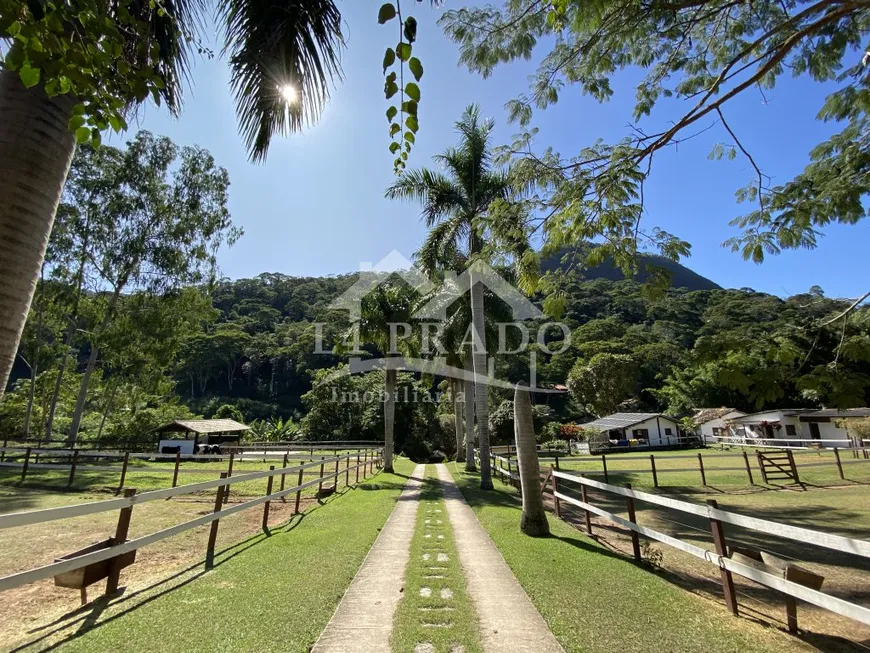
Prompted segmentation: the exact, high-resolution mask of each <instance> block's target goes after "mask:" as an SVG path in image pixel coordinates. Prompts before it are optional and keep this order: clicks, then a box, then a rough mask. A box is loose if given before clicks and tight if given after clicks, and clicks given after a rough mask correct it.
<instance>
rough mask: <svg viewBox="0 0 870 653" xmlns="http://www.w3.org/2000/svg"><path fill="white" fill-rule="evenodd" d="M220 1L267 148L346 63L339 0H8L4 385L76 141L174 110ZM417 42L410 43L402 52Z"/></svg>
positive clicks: (0, 318) (257, 150)
mask: <svg viewBox="0 0 870 653" xmlns="http://www.w3.org/2000/svg"><path fill="white" fill-rule="evenodd" d="M210 10H211V11H210ZM212 12H213V13H214V16H215V19H216V20H215V22H216V24H217V28H218V30H219V32H220V36H219V39H220V40H222V41H223V48H222V51H221V53H222V54H223V55H225V56H226V57H227V58H228V60H229V66H230V87H231V90H232V93H233V96H234V98H235V104H236V113H237V116H238V123H239V129H240V131H241V133H242V137H243V139H244V141H245V144H246V146H247V150H248V153H249V155H250V156H251V158H252V159H253V160H255V161H261V160H263V159H264V158H265V156H266V153H267V152H268V149H269V145H270V142H271V140H272V137H273V136H274V135H275V134H287V133H291V132H295V131H298V130H300V129H301V128H302V126H303V125H304V124H306V123H308V122H311V121H313V120H316V119H317V118H318V116H319V115H320V112H321V110H322V107H323V105H324V103H325V102H326V100H327V99H328V96H329V84H330V81H331V80H333V79H338V78H340V77H341V69H340V62H339V54H340V50H341V48H342V46H343V37H342V32H341V15H340V12H339V10H338V8H337V7H336V5H335V3H334V2H333V0H306V1H305V2H295V3H294V2H289V3H288V2H284V3H280V2H279V3H257V2H252V1H250V0H229V2H225V3H209V2H204V1H196V2H186V1H181V2H169V3H154V2H144V1H143V0H121V1H119V2H109V3H93V2H88V1H86V0H70V1H69V2H59V3H45V2H29V3H22V2H19V1H18V0H0V45H2V48H0V49H2V50H4V55H3V61H2V63H0V394H2V392H3V389H4V386H5V385H6V381H7V379H8V377H9V372H10V368H11V365H12V361H13V359H14V357H15V352H16V349H17V346H18V342H19V339H20V336H21V331H22V329H23V328H24V323H25V319H26V317H27V312H28V309H29V307H30V303H31V300H32V297H33V293H34V291H35V288H36V282H37V279H38V277H39V270H40V267H41V265H42V260H43V255H44V253H45V249H46V245H47V243H48V240H49V236H50V234H51V230H52V224H53V222H54V218H55V212H56V209H57V207H58V203H59V202H60V199H61V192H62V189H63V186H64V182H65V180H66V177H67V172H68V170H69V167H70V161H71V160H72V158H73V152H74V150H75V146H76V142H77V141H78V142H79V143H85V142H90V143H93V144H97V143H99V140H100V134H101V132H103V131H104V130H106V129H108V128H109V127H111V128H112V129H114V130H115V131H119V132H120V131H122V130H124V129H126V128H127V124H126V118H127V117H129V115H131V113H132V112H133V111H134V110H135V108H136V107H137V106H138V105H140V104H141V103H143V102H144V101H145V100H146V99H149V98H150V99H152V100H153V101H154V102H155V103H156V104H158V105H160V104H161V103H162V104H165V105H166V107H167V108H168V109H169V110H170V112H171V113H172V114H178V113H179V112H180V110H181V106H182V87H183V85H184V82H185V80H189V79H190V78H191V77H192V73H193V71H192V67H191V56H192V55H193V54H194V53H195V52H199V53H200V54H208V55H210V54H211V53H210V52H209V51H208V49H207V48H206V47H205V46H203V45H202V43H201V42H200V39H199V36H200V34H201V33H204V31H203V26H204V25H206V24H209V23H210V21H208V18H209V13H212ZM410 47H411V46H410V45H409V44H407V43H406V44H405V47H403V48H401V54H402V61H403V62H404V61H406V59H407V58H406V57H405V55H406V54H409V53H410ZM418 63H419V62H418ZM401 91H402V93H403V94H404V93H405V89H402V90H401ZM418 99H419V98H418Z"/></svg>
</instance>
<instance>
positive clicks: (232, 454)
mask: <svg viewBox="0 0 870 653" xmlns="http://www.w3.org/2000/svg"><path fill="white" fill-rule="evenodd" d="M235 460H236V452H235V451H230V462H229V464H228V465H227V478H230V477H232V475H233V463H234V462H235ZM229 499H230V486H229V485H227V486H226V491H225V492H224V502H227V501H229Z"/></svg>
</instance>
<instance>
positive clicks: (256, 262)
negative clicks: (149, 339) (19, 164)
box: [111, 1, 870, 297]
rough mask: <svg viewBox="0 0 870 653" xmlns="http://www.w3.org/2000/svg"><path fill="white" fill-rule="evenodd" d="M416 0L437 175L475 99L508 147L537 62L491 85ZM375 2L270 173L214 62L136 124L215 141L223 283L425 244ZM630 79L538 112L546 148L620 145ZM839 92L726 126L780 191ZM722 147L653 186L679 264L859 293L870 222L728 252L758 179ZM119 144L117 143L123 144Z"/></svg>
mask: <svg viewBox="0 0 870 653" xmlns="http://www.w3.org/2000/svg"><path fill="white" fill-rule="evenodd" d="M412 4H413V7H412V10H413V13H414V15H415V16H416V17H417V18H418V21H419V23H420V26H419V30H418V39H419V40H418V42H417V44H415V54H416V55H417V56H419V57H420V59H421V60H422V61H423V65H424V67H425V75H424V77H423V80H422V82H421V84H420V86H421V88H422V96H423V97H422V101H421V104H420V133H419V134H418V138H417V144H416V148H415V150H414V152H413V153H412V156H411V159H410V162H409V165H410V166H411V167H417V166H421V165H430V157H431V156H432V155H433V154H435V153H437V152H439V151H441V150H443V149H444V147H445V146H447V145H449V144H451V143H452V142H453V140H454V134H453V123H454V122H455V121H456V120H457V119H458V118H459V116H460V114H461V113H462V111H463V109H464V108H465V107H466V106H467V105H468V104H469V103H472V102H476V103H478V104H480V105H481V107H482V110H483V113H484V115H487V116H492V117H493V118H495V119H496V121H497V131H496V142H497V143H499V144H501V143H505V142H509V140H510V138H511V136H512V135H513V134H514V133H515V132H516V131H518V128H517V127H516V126H515V125H508V124H507V122H506V112H505V110H504V104H505V102H506V101H508V100H509V99H511V98H513V97H515V96H516V95H517V94H518V93H520V92H522V91H524V90H525V89H526V86H527V78H528V75H529V74H530V73H531V72H532V71H533V70H534V63H535V62H534V61H532V62H521V63H519V64H511V65H508V66H503V67H501V68H499V69H497V71H496V74H495V75H493V77H492V78H490V79H488V80H482V79H481V78H480V77H479V76H477V75H472V74H470V73H468V72H467V71H466V70H465V69H461V68H458V67H457V64H456V62H457V54H458V50H457V48H456V46H455V45H453V44H452V43H450V42H449V41H448V40H447V39H446V38H445V37H444V36H443V34H442V33H441V30H440V29H438V27H437V25H436V24H435V20H436V18H437V16H438V15H439V13H440V10H439V11H436V10H432V9H430V8H429V6H428V3H422V4H418V3H412ZM377 6H378V3H369V2H357V3H351V2H347V1H345V2H342V3H340V8H341V10H342V11H343V13H344V20H345V30H346V34H347V42H348V48H347V50H346V51H345V54H344V57H343V62H344V72H345V81H344V83H342V84H339V85H338V86H337V88H336V89H335V91H334V93H333V97H332V100H331V102H330V104H329V106H328V107H327V109H326V111H325V113H324V115H323V117H322V119H321V121H320V122H319V123H318V124H317V125H315V126H313V127H311V128H309V129H308V130H306V132H305V133H304V134H300V135H295V136H292V137H289V138H279V139H276V140H274V141H273V143H272V147H271V150H270V153H269V158H268V161H267V162H266V163H265V164H261V165H254V164H252V163H249V162H248V158H247V154H246V152H245V149H244V147H243V145H242V141H241V138H240V137H239V135H238V131H237V128H236V118H235V113H234V108H233V104H232V100H231V96H230V92H229V79H228V71H227V67H226V63H225V62H224V61H222V60H220V59H219V58H215V59H214V60H201V61H199V62H198V63H197V64H196V69H195V71H194V78H195V86H194V88H193V89H190V90H189V91H188V93H187V96H186V104H185V110H184V113H183V115H182V116H181V118H180V119H177V120H176V119H173V118H171V117H169V116H168V115H167V114H166V113H165V112H164V111H162V110H158V109H156V108H155V107H153V106H149V107H147V108H145V109H143V111H142V113H141V115H140V119H139V121H138V125H136V126H132V127H134V128H135V127H139V128H144V129H148V130H150V131H152V132H154V133H157V134H165V135H168V136H170V137H171V138H173V139H174V140H175V141H176V142H178V143H180V144H197V145H200V146H202V147H205V148H207V149H209V150H210V151H211V152H212V153H213V154H214V156H215V158H216V160H217V162H218V163H219V164H220V165H222V166H224V167H226V168H227V169H228V170H229V173H230V178H231V180H232V187H231V189H230V211H231V213H232V216H233V220H234V222H235V223H236V224H237V225H240V226H242V227H244V229H245V236H244V237H243V238H242V239H241V240H240V241H239V242H238V243H237V244H236V245H235V246H234V247H233V248H232V249H229V250H224V251H222V252H221V254H220V259H219V264H220V266H221V270H222V272H223V274H224V275H226V276H228V277H231V278H242V277H253V276H256V275H257V274H259V273H261V272H281V273H284V274H289V275H296V276H319V275H327V274H340V273H345V272H351V271H354V270H357V269H358V267H359V263H360V262H361V261H375V262H376V261H378V260H380V259H381V258H382V257H383V256H385V255H386V254H388V253H389V252H390V251H391V250H393V249H396V250H398V251H399V252H401V253H403V254H405V255H408V256H409V255H410V254H411V253H412V252H413V251H414V250H415V249H416V248H417V246H418V245H419V243H420V242H421V240H422V238H423V235H424V227H423V225H422V224H421V223H420V220H419V209H418V207H417V206H415V205H412V204H403V203H394V202H388V201H387V200H385V199H384V198H383V191H384V189H385V188H386V187H387V186H388V185H389V184H390V183H391V182H392V180H393V179H394V177H393V172H392V157H391V156H390V154H389V152H388V150H387V146H388V144H389V137H388V133H387V129H388V124H387V121H386V118H385V115H384V112H385V110H386V108H387V106H388V103H387V102H386V100H384V97H383V93H382V88H383V77H382V75H381V65H380V64H381V59H382V57H383V51H384V49H385V48H386V47H387V46H389V45H394V44H395V41H396V33H395V30H396V27H395V25H389V26H379V25H378V24H377V21H376V15H377ZM636 79H637V77H636V73H632V72H629V73H627V74H625V75H621V76H620V77H618V78H617V79H616V80H615V84H614V88H615V90H616V94H615V96H614V98H613V99H612V100H611V101H610V102H609V103H608V104H606V105H600V104H598V103H597V102H595V101H594V100H592V99H590V98H588V97H583V96H581V95H580V93H579V92H578V91H577V90H576V89H570V88H567V89H565V90H564V91H563V93H562V99H561V101H560V102H559V104H558V105H557V106H555V107H552V108H551V109H549V110H548V111H546V112H543V113H538V114H536V117H535V120H534V125H535V126H537V127H539V128H540V134H539V136H538V141H537V142H538V143H539V145H541V146H553V147H554V148H555V149H556V150H558V151H560V152H562V153H563V154H570V153H572V152H575V151H576V150H577V149H579V148H580V147H582V146H584V145H587V144H590V143H592V142H593V141H594V140H595V139H597V138H599V137H600V138H603V139H605V140H609V141H612V140H615V139H617V138H619V137H620V136H622V135H624V134H625V126H626V125H627V124H628V122H629V121H630V118H631V109H632V106H633V98H634V82H635V81H636ZM829 90H830V87H828V88H825V87H823V86H822V85H819V84H814V83H811V82H808V81H806V80H792V79H783V80H782V82H781V83H780V84H779V85H778V86H777V87H776V89H774V90H773V91H769V92H768V93H767V103H765V102H764V101H763V98H762V96H761V95H760V94H759V93H756V92H752V93H748V94H746V96H745V97H742V98H739V100H738V101H737V102H736V103H732V105H729V108H727V109H726V114H725V115H726V118H727V119H728V121H729V123H730V124H731V127H732V128H733V129H734V130H735V131H736V132H737V134H738V136H739V137H740V138H741V140H742V141H743V143H744V145H746V146H747V147H748V148H749V149H750V151H751V152H752V153H753V155H754V156H755V158H756V160H757V161H758V163H759V165H760V166H761V167H762V169H763V170H764V171H765V173H766V174H769V175H771V176H772V177H773V180H774V183H778V182H783V181H785V180H787V179H790V178H791V176H792V175H793V174H795V173H796V172H798V171H800V170H801V169H802V168H803V167H804V165H805V164H806V162H807V160H808V152H809V150H810V149H811V148H812V147H813V146H814V145H815V144H817V143H818V142H820V141H821V140H822V139H824V138H825V137H826V136H827V135H828V134H830V133H831V132H832V131H833V129H834V127H833V126H832V125H825V124H823V123H818V122H816V121H815V120H814V116H815V114H816V112H817V111H818V108H819V106H820V105H821V101H822V98H823V97H824V95H825V93H826V92H827V91H829ZM667 108H668V109H669V110H667V111H665V110H662V111H657V112H656V113H655V114H654V116H653V118H655V119H656V120H650V121H649V122H647V123H646V124H647V126H648V131H649V130H653V129H655V128H656V127H658V128H659V129H660V128H661V126H662V125H665V124H666V121H667V120H668V119H669V118H672V117H674V116H675V115H676V111H677V110H679V109H680V108H681V107H680V106H677V103H674V104H672V105H670V106H669V107H667ZM663 109H664V107H663ZM670 109H673V110H672V111H671V110H670ZM683 110H685V109H683ZM728 140H729V138H728V136H727V134H725V133H724V131H723V130H722V129H721V127H716V128H714V129H713V130H711V131H709V132H707V133H706V134H704V135H702V136H700V137H698V138H696V139H693V140H692V141H689V142H686V143H684V144H682V145H680V147H679V150H678V151H669V152H667V153H663V154H659V155H657V156H656V161H655V165H654V169H653V176H652V179H651V180H650V181H649V182H648V184H647V189H646V197H647V215H646V217H645V218H644V225H645V227H647V228H652V227H653V226H659V227H661V228H663V229H666V230H668V231H670V232H671V233H674V234H676V235H678V236H680V237H681V238H684V239H685V240H688V241H689V242H690V243H691V244H692V256H691V257H690V258H689V259H686V260H684V261H683V263H684V264H685V265H687V266H689V267H691V268H692V269H694V270H695V271H697V272H698V273H700V274H702V275H704V276H707V277H709V278H711V279H712V280H714V281H716V282H717V283H719V284H720V285H722V286H725V287H736V288H739V287H744V286H749V287H752V288H755V289H757V290H762V291H765V292H770V293H774V294H777V295H789V294H794V293H798V292H803V291H805V290H807V289H808V288H809V287H810V286H812V285H816V284H817V285H820V286H822V288H823V289H824V290H825V291H826V294H827V295H829V296H840V297H853V296H858V295H859V294H862V293H863V292H865V291H866V290H867V288H866V287H865V285H866V280H867V278H868V276H870V274H868V273H870V257H868V256H866V254H865V250H866V243H867V242H868V236H870V224H868V223H867V222H865V223H861V224H859V225H857V226H851V227H850V226H840V225H835V226H832V227H830V228H828V229H827V230H826V232H825V237H824V238H822V239H821V242H820V246H819V247H818V249H816V250H813V251H805V250H801V251H797V252H795V251H792V252H787V253H785V254H782V255H780V256H778V257H771V258H769V259H768V260H767V261H766V262H765V263H764V264H763V265H756V264H753V263H750V262H746V261H743V260H742V259H741V258H740V256H739V255H738V254H733V253H731V252H730V250H728V249H726V248H723V247H722V246H721V244H722V242H723V241H724V240H725V239H726V238H728V237H730V236H732V235H735V234H736V230H735V229H734V228H732V227H729V226H728V222H729V220H730V219H731V218H733V217H735V216H737V215H739V214H741V213H744V212H746V211H747V210H748V207H746V206H741V205H738V204H737V203H736V201H735V199H734V191H735V190H736V189H737V188H738V187H740V186H743V185H744V184H745V183H746V182H747V181H748V180H749V179H750V178H751V177H752V176H753V171H752V169H751V167H750V165H749V163H748V162H747V161H746V160H745V159H743V158H741V157H739V156H738V158H737V159H735V160H733V161H727V160H723V161H709V160H708V159H707V155H708V153H709V151H710V149H711V147H712V146H713V144H714V143H716V142H718V141H728ZM111 141H112V142H113V144H119V143H120V141H121V137H119V136H115V137H114V138H113V139H111Z"/></svg>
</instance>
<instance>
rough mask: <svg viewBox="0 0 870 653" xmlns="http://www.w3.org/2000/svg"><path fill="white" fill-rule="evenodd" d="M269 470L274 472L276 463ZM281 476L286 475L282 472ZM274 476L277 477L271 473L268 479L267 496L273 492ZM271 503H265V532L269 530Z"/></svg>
mask: <svg viewBox="0 0 870 653" xmlns="http://www.w3.org/2000/svg"><path fill="white" fill-rule="evenodd" d="M269 471H270V472H274V471H275V465H269ZM281 476H282V478H283V476H284V475H283V474H282V475H281ZM274 478H275V477H274V476H273V475H270V476H269V480H268V481H266V496H269V495H270V494H272V481H273V479H274ZM281 489H282V490H283V489H284V488H281ZM270 503H272V502H271V501H267V502H266V503H264V504H263V532H265V533H268V532H269V504H270Z"/></svg>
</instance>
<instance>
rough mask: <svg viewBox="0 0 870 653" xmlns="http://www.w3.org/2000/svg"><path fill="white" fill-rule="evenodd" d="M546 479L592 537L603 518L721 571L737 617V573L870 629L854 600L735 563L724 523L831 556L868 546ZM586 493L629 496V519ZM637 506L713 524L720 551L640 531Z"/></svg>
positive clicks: (629, 492) (565, 477) (578, 481)
mask: <svg viewBox="0 0 870 653" xmlns="http://www.w3.org/2000/svg"><path fill="white" fill-rule="evenodd" d="M547 479H548V482H550V483H551V484H552V495H553V499H554V508H555V510H556V514H557V515H559V514H560V507H559V505H560V502H564V503H567V504H570V505H573V506H576V507H577V508H580V509H581V510H583V511H584V513H585V514H586V520H585V524H586V529H587V533H588V534H590V535H591V534H592V525H591V521H590V520H589V514H590V513H591V514H596V515H598V516H600V517H603V518H605V519H607V520H608V521H611V522H613V523H615V524H617V525H619V526H622V527H623V528H625V529H627V530H629V531H630V532H631V534H632V539H633V543H636V542H637V537H638V536H639V535H642V536H644V537H646V538H648V539H651V540H655V541H657V542H661V543H663V544H666V545H668V546H671V547H674V548H677V549H679V550H681V551H684V552H686V553H688V554H690V555H693V556H695V557H696V558H699V559H701V560H704V561H706V562H708V563H710V564H711V565H715V566H716V567H718V568H719V569H720V572H721V574H722V586H723V593H724V594H725V600H726V603H727V604H728V606H729V608H730V609H731V611H732V612H733V613H734V614H737V599H736V595H735V590H734V585H733V581H732V579H731V576H730V574H732V573H734V574H738V575H740V576H743V577H745V578H748V579H750V580H753V581H755V582H756V583H759V584H761V585H765V586H766V587H769V588H772V589H775V590H777V591H779V592H782V593H783V594H786V595H788V596H789V597H792V598H797V599H801V600H803V601H806V602H807V603H811V604H813V605H816V606H818V607H821V608H824V609H826V610H829V611H831V612H835V613H836V614H839V615H842V616H844V617H849V618H851V619H854V620H856V621H859V622H861V623H864V624H868V625H870V609H868V608H866V607H864V606H861V605H857V604H855V603H851V602H849V601H846V600H845V599H841V598H839V597H836V596H832V595H830V594H825V593H824V592H821V591H819V590H817V589H813V588H811V587H808V586H806V585H802V584H799V583H796V582H794V581H793V580H787V579H786V578H785V577H783V576H782V575H777V574H776V573H771V571H774V569H773V568H772V567H767V568H765V567H764V566H763V565H760V566H751V565H748V564H745V563H743V562H741V561H739V560H735V559H733V558H732V557H731V553H733V551H732V552H729V551H728V547H727V542H726V540H725V535H724V529H723V528H722V524H732V525H735V526H739V527H741V528H745V529H748V530H751V531H754V532H757V533H764V534H766V535H773V536H776V537H779V538H783V539H787V540H792V541H795V542H799V543H801V544H811V545H814V546H818V547H823V548H826V549H829V550H832V551H838V552H841V553H847V554H851V555H855V556H860V557H863V558H870V542H868V541H865V540H858V539H853V538H848V537H842V536H840V535H834V534H832V533H823V532H820V531H815V530H811V529H807V528H802V527H798V526H791V525H788V524H781V523H778V522H772V521H769V520H765V519H758V518H756V517H751V516H749V515H743V514H740V513H736V512H732V511H727V510H720V509H719V508H718V506H717V504H716V502H715V501H712V500H711V501H708V502H707V505H706V506H705V505H700V504H695V503H690V502H687V501H682V500H679V499H672V498H670V497H665V496H661V495H658V494H650V493H648V492H640V491H637V490H633V489H631V488H630V487H619V486H616V485H611V484H609V483H602V482H600V481H595V480H592V479H589V478H585V477H583V476H577V475H574V474H568V473H565V472H562V471H558V470H556V469H554V468H553V469H551V470H550V472H549V474H548V476H547ZM559 481H563V482H564V483H565V484H574V485H576V486H579V488H580V490H581V498H580V499H578V498H577V497H576V496H571V495H569V494H566V493H565V492H563V491H561V490H560V489H559V485H560V483H559ZM587 488H594V489H596V490H599V491H603V492H606V493H608V494H612V495H617V496H622V497H625V498H626V499H627V501H629V502H631V503H629V519H626V518H624V517H621V516H619V515H616V514H614V513H612V512H610V511H608V510H605V509H603V508H600V507H598V506H596V505H594V504H592V503H591V502H590V501H589V498H588V494H587V492H586V489H587ZM634 501H642V502H645V503H649V504H652V505H656V506H661V507H663V508H668V509H670V510H675V511H678V512H682V513H686V514H691V515H695V516H699V517H703V518H706V519H708V520H709V522H710V525H711V534H712V536H713V540H714V543H715V546H716V550H715V551H711V550H709V549H706V548H704V547H700V546H697V545H695V544H692V543H690V542H685V541H683V540H680V539H678V538H676V537H673V536H671V535H668V534H666V533H662V532H660V531H657V530H655V529H652V528H649V527H646V526H641V525H640V524H638V523H637V521H636V520H635V519H634V518H633V513H634V503H633V502H634ZM634 552H635V557H636V558H638V559H639V558H640V550H639V547H638V546H636V545H635V546H634ZM794 624H795V628H796V616H795V617H794ZM791 625H792V623H791V616H790V619H789V626H790V627H791Z"/></svg>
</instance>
